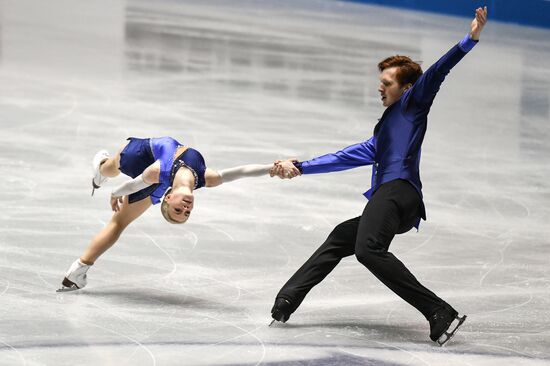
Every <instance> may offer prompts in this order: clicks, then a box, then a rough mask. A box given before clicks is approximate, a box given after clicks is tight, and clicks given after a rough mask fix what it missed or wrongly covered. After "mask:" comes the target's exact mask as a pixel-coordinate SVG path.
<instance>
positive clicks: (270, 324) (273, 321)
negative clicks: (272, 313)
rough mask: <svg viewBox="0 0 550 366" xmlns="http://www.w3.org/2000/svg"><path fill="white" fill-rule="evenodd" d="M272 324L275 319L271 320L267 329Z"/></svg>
mask: <svg viewBox="0 0 550 366" xmlns="http://www.w3.org/2000/svg"><path fill="white" fill-rule="evenodd" d="M273 323H275V319H273V320H272V321H271V323H269V325H268V327H270V326H272V325H273Z"/></svg>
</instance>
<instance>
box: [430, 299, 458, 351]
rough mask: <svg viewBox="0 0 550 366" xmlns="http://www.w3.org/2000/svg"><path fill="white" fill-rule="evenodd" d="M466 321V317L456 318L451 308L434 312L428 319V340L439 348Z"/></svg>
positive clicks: (456, 313)
mask: <svg viewBox="0 0 550 366" xmlns="http://www.w3.org/2000/svg"><path fill="white" fill-rule="evenodd" d="M465 320H466V315H463V316H462V317H459V316H458V312H457V311H456V310H454V309H452V308H442V309H440V310H438V311H436V312H435V313H434V314H433V315H432V316H431V317H430V319H429V322H430V339H431V340H432V341H434V342H437V344H439V345H440V346H443V345H445V344H446V343H447V342H449V341H450V340H451V338H453V336H454V335H455V333H456V331H457V330H458V328H459V327H460V326H461V325H462V323H464V321H465Z"/></svg>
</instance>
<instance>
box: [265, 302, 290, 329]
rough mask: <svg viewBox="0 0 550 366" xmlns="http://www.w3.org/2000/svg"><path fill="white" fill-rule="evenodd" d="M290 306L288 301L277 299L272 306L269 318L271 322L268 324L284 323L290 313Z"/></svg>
mask: <svg viewBox="0 0 550 366" xmlns="http://www.w3.org/2000/svg"><path fill="white" fill-rule="evenodd" d="M290 307H291V304H290V301H288V300H286V299H283V298H282V297H278V298H276V299H275V305H273V308H272V309H271V317H272V318H273V320H272V321H271V323H270V324H269V326H271V324H273V323H274V322H275V320H276V321H278V322H281V323H286V321H287V320H288V318H290V314H291V313H292V310H291V308H290Z"/></svg>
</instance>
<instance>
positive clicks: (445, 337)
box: [437, 315, 466, 347]
mask: <svg viewBox="0 0 550 366" xmlns="http://www.w3.org/2000/svg"><path fill="white" fill-rule="evenodd" d="M464 321H466V315H464V316H462V318H461V317H458V316H457V317H456V318H455V319H454V320H453V322H452V323H451V325H450V326H449V329H451V328H452V329H453V330H452V331H450V332H449V329H447V331H446V332H445V333H443V334H442V335H441V337H439V339H438V340H437V344H439V346H440V347H443V346H444V345H446V344H447V343H448V342H449V341H450V340H451V339H452V338H453V337H454V335H455V334H456V332H457V331H458V328H459V327H460V326H461V325H462V323H464Z"/></svg>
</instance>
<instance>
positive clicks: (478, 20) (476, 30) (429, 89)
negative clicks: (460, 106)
mask: <svg viewBox="0 0 550 366" xmlns="http://www.w3.org/2000/svg"><path fill="white" fill-rule="evenodd" d="M485 24H487V7H484V8H477V9H476V14H475V18H474V20H473V21H472V23H471V25H470V28H471V29H470V32H469V33H468V34H467V35H466V36H465V37H464V38H463V39H462V40H461V41H460V42H459V43H458V44H457V45H455V46H453V48H451V49H450V50H449V51H448V52H447V53H446V54H445V55H443V56H442V57H441V58H440V59H439V60H438V61H437V62H436V63H434V64H433V65H432V66H430V68H428V70H426V72H424V74H423V75H422V76H421V77H420V78H419V79H418V80H417V81H416V83H414V85H413V86H412V88H411V89H409V90H408V91H407V92H405V94H404V95H403V106H404V108H405V110H406V112H408V113H418V112H422V111H427V109H429V108H427V107H429V106H430V105H431V103H432V102H433V100H434V98H435V96H436V94H437V92H438V91H439V88H440V87H441V84H442V83H443V81H444V80H445V77H446V76H447V74H449V72H450V71H451V69H452V68H453V67H454V66H455V65H456V64H457V63H458V62H460V60H462V58H463V57H464V56H466V54H467V53H468V52H469V51H470V50H471V49H472V48H474V46H475V45H476V44H477V42H478V41H479V36H480V34H481V31H482V30H483V28H484V27H485Z"/></svg>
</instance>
